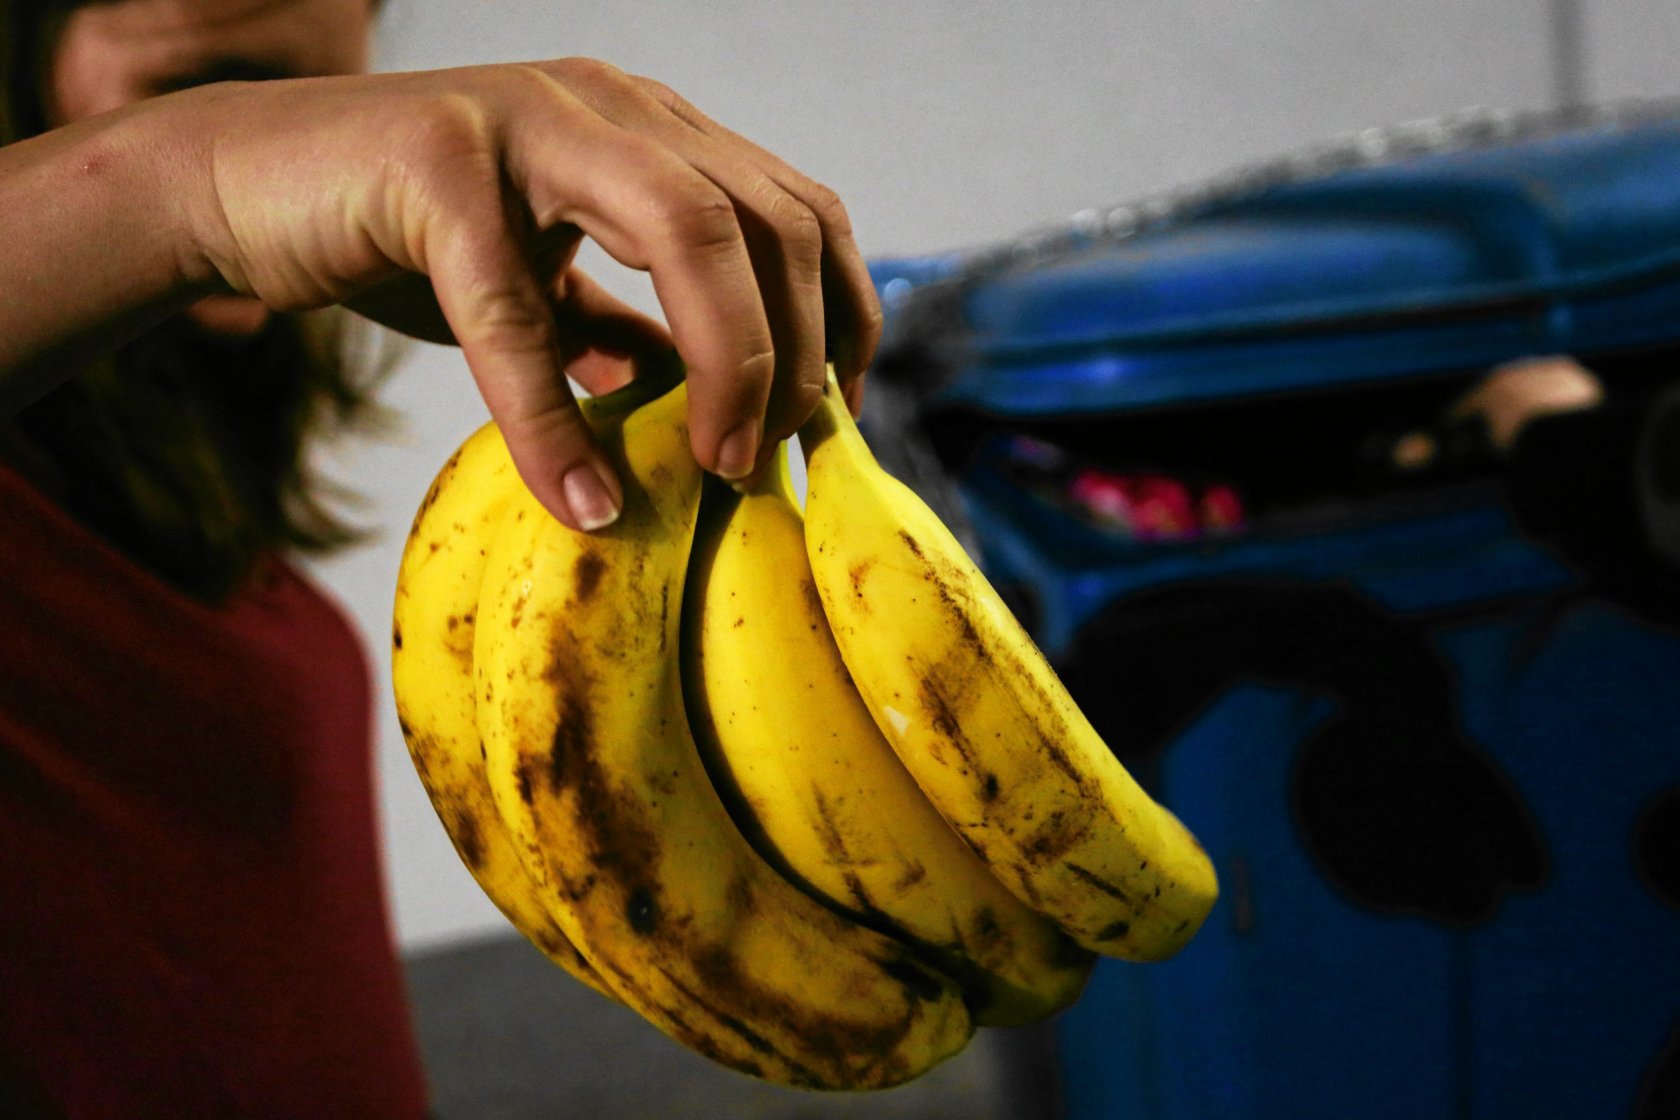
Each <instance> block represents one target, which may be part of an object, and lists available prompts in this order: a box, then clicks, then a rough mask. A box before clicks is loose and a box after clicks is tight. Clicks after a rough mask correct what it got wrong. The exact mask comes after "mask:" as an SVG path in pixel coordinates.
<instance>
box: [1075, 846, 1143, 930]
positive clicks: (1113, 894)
mask: <svg viewBox="0 0 1680 1120" xmlns="http://www.w3.org/2000/svg"><path fill="white" fill-rule="evenodd" d="M1062 866H1064V867H1066V868H1067V869H1068V870H1069V871H1071V872H1073V873H1074V874H1075V875H1077V876H1078V877H1079V878H1080V879H1081V880H1083V881H1084V882H1085V884H1086V885H1087V886H1089V887H1091V888H1093V889H1094V890H1097V891H1100V892H1102V893H1103V894H1106V895H1108V897H1110V898H1112V899H1114V900H1115V901H1117V902H1121V903H1124V904H1125V905H1127V906H1132V907H1134V909H1135V908H1136V905H1137V904H1136V902H1135V901H1134V900H1133V898H1132V896H1131V895H1130V894H1128V893H1126V892H1125V891H1124V890H1122V889H1121V888H1119V887H1117V886H1115V885H1114V884H1113V883H1111V882H1109V881H1108V880H1107V879H1104V878H1103V877H1102V876H1101V875H1098V874H1097V873H1096V872H1094V871H1092V870H1091V869H1090V868H1087V867H1081V866H1080V865H1079V864H1077V863H1073V862H1071V861H1070V862H1068V863H1065V864H1063V865H1062ZM1099 940H1101V939H1099Z"/></svg>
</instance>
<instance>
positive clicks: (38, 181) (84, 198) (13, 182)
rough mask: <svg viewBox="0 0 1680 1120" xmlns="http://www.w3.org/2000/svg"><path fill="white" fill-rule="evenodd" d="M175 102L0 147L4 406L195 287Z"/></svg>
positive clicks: (176, 306) (176, 304)
mask: <svg viewBox="0 0 1680 1120" xmlns="http://www.w3.org/2000/svg"><path fill="white" fill-rule="evenodd" d="M170 118H171V114H169V113H167V112H164V113H159V112H157V111H156V109H155V108H154V107H152V106H149V105H142V106H137V107H135V108H134V109H128V110H123V111H121V112H117V113H112V114H109V115H107V116H104V117H100V118H97V119H95V120H92V121H88V122H85V123H83V124H79V125H74V126H72V127H69V128H64V129H58V130H56V131H54V132H51V133H48V134H47V135H45V136H40V137H37V138H35V139H33V140H26V141H24V142H22V143H19V144H12V145H10V146H8V147H5V148H0V415H10V414H11V413H12V412H15V411H16V410H17V409H19V408H21V407H22V406H23V405H25V404H27V403H28V402H29V401H31V400H33V399H34V398H35V397H37V396H39V395H40V394H41V393H43V392H45V391H46V390H47V389H49V388H51V387H52V386H53V385H54V384H56V383H57V382H58V381H59V380H60V379H62V378H64V377H65V376H67V375H68V373H69V372H70V371H71V370H73V369H74V368H75V367H76V366H77V365H78V364H79V363H80V362H82V361H85V360H87V359H88V358H90V357H92V356H94V355H97V354H100V353H104V352H108V351H109V350H111V349H113V348H114V347H116V346H117V345H119V344H120V343H122V342H123V341H125V340H126V339H127V338H129V337H131V336H132V335H134V334H136V333H138V332H140V331H141V330H143V329H145V328H146V327H147V326H149V325H151V324H152V323H154V322H156V321H158V320H160V319H162V318H164V317H165V316H167V315H169V314H170V313H172V312H174V311H178V310H180V309H181V308H183V307H185V306H187V304H189V303H191V302H192V301H193V300H194V299H196V298H198V297H199V296H202V295H206V294H209V293H211V292H214V291H217V290H223V291H225V290H226V286H225V285H224V284H223V283H222V281H221V277H220V276H219V275H217V274H216V272H215V271H214V270H213V269H211V268H209V267H208V262H205V261H203V260H202V259H199V258H197V257H196V251H195V247H194V244H193V238H192V235H191V231H190V229H189V228H188V226H187V224H186V223H185V222H184V221H183V216H182V212H181V208H180V202H181V201H182V198H183V195H184V194H185V193H186V192H187V191H188V190H191V189H202V187H201V186H198V187H196V188H195V185H194V184H193V182H192V179H193V176H192V175H191V170H190V166H189V164H188V161H187V160H185V159H184V158H182V155H183V153H182V145H181V144H180V139H179V138H178V137H176V136H172V135H171V119H170Z"/></svg>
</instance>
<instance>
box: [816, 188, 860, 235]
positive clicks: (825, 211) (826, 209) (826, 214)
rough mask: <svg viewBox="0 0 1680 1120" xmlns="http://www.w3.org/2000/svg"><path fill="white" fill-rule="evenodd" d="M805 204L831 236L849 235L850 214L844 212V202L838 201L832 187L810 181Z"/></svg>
mask: <svg viewBox="0 0 1680 1120" xmlns="http://www.w3.org/2000/svg"><path fill="white" fill-rule="evenodd" d="M806 205H808V206H809V207H810V208H811V211H812V213H814V214H815V215H816V216H817V219H818V220H819V221H820V222H821V223H822V225H823V228H824V229H826V230H827V231H828V232H829V234H830V235H831V236H845V237H849V236H851V233H852V218H851V215H850V214H848V213H846V204H845V203H843V202H841V201H840V196H839V195H838V194H836V193H835V192H834V190H833V188H831V187H827V186H825V185H823V184H822V183H812V184H811V188H810V191H809V192H808V193H807V196H806Z"/></svg>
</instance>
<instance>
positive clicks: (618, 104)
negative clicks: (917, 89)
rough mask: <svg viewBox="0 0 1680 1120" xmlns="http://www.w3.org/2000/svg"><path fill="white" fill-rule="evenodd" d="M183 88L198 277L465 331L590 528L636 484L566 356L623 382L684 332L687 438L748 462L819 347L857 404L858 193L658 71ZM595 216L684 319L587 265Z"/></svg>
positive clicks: (519, 432) (538, 68) (543, 494)
mask: <svg viewBox="0 0 1680 1120" xmlns="http://www.w3.org/2000/svg"><path fill="white" fill-rule="evenodd" d="M188 98H191V99H192V101H191V102H190V103H189V102H187V101H186V99H188ZM177 99H179V103H178V108H177V109H176V110H175V111H176V112H177V113H178V114H179V115H180V117H181V120H182V122H183V125H184V127H185V129H187V130H190V139H189V140H188V141H187V142H186V150H187V152H188V155H189V158H190V159H191V160H192V161H193V165H194V166H196V167H199V168H201V169H202V175H201V176H200V179H201V185H202V189H201V190H199V191H196V192H192V193H191V195H190V197H188V198H187V199H185V200H183V204H182V205H183V214H184V221H186V222H187V223H188V225H189V228H190V229H191V230H192V234H193V236H192V242H193V243H194V244H195V245H196V246H197V249H198V255H197V257H196V258H195V259H194V260H192V261H189V262H187V265H186V268H187V270H188V271H189V273H194V274H196V275H197V276H198V277H199V279H200V280H201V281H203V282H206V283H211V284H219V285H225V286H226V287H227V288H231V289H232V290H234V291H236V292H240V293H244V294H248V295H254V296H256V297H258V298H260V299H262V300H263V301H264V302H265V303H267V304H268V305H269V306H271V307H274V308H277V309H281V310H292V309H303V308H311V307H320V306H324V305H327V304H332V303H347V304H348V305H350V306H351V307H354V308H356V309H357V310H359V311H362V312H363V313H364V314H367V315H369V316H370V317H372V318H375V319H377V320H378V321H380V322H383V323H385V324H386V325H388V326H391V327H393V328H394V329H397V330H400V331H403V332H405V333H408V334H412V335H415V336H417V337H420V338H426V339H431V340H436V341H453V342H456V343H458V344H459V345H460V346H461V348H462V351H463V353H464V355H465V357H466V360H467V364H468V366H469V367H470V368H471V370H472V373H473V376H474V378H475V380H476V382H477V384H478V387H479V390H480V392H481V393H482V394H483V396H484V399H485V402H486V403H487V404H488V405H489V408H490V412H491V414H492V415H493V416H494V417H495V419H496V420H497V421H498V423H499V424H500V425H501V427H502V430H503V432H504V433H505V435H506V437H507V441H508V446H509V449H510V451H511V452H512V454H513V458H514V461H515V463H516V464H517V465H518V467H519V470H520V474H521V475H522V476H523V478H524V479H525V481H526V484H527V485H528V486H529V487H530V488H531V490H532V492H533V493H534V494H535V495H536V496H537V498H538V499H539V500H540V501H541V502H542V503H543V505H544V506H546V507H547V508H548V509H549V510H550V511H551V512H553V513H554V514H555V515H556V516H557V517H559V518H560V519H561V520H562V521H565V522H566V523H568V524H570V525H572V526H574V527H578V528H593V527H598V526H599V525H601V524H604V523H606V522H607V521H609V520H611V517H613V516H616V513H617V510H618V508H619V506H620V504H621V501H622V498H621V493H622V492H621V490H620V488H619V485H618V480H617V479H616V478H615V477H614V476H613V472H612V470H611V468H610V467H609V466H608V465H607V463H606V461H605V460H604V459H603V458H602V456H601V454H600V451H599V449H598V448H596V447H595V446H594V443H593V441H592V439H591V436H590V433H589V430H588V428H587V426H586V425H585V424H584V423H583V421H582V419H581V416H580V414H579V412H578V410H577V407H576V402H575V401H574V400H573V399H572V395H571V393H570V390H569V388H568V386H567V383H566V379H565V377H564V376H562V375H563V374H570V375H572V376H573V377H575V378H576V379H577V380H578V382H579V383H580V384H582V385H583V386H584V387H585V388H586V389H588V390H590V391H591V392H599V391H605V390H607V389H611V388H614V387H616V386H617V385H618V384H621V383H622V382H623V381H624V380H626V379H627V377H628V376H629V375H630V373H631V371H632V369H633V368H634V366H635V365H636V364H638V363H639V362H643V361H647V360H649V359H650V358H651V359H654V360H658V359H659V358H661V357H663V358H665V359H667V360H668V358H669V354H670V350H671V347H672V345H673V344H674V346H675V349H676V351H677V352H678V353H680V355H681V358H682V361H683V362H684V364H685V365H686V367H687V373H688V379H689V382H690V385H691V393H690V400H691V404H690V421H691V439H692V444H693V448H694V453H695V457H696V459H697V460H698V461H699V462H700V463H701V465H702V466H704V467H706V468H707V469H709V470H712V471H715V472H717V473H719V474H721V475H723V476H725V477H730V478H741V477H745V476H747V475H749V474H751V473H753V472H754V471H755V470H756V469H758V468H759V467H761V466H762V464H763V463H764V462H765V461H766V460H767V457H768V455H769V453H770V452H771V450H773V449H774V447H775V446H776V444H777V442H779V441H780V440H781V439H783V438H785V437H786V436H788V435H790V434H792V433H793V431H794V430H796V429H797V428H798V426H799V425H800V423H801V422H802V421H803V420H804V419H805V418H806V417H807V416H809V415H810V413H811V412H812V411H813V410H814V408H815V407H816V403H817V400H818V399H819V398H820V396H821V393H822V390H823V384H824V359H825V352H827V353H831V354H832V355H833V359H834V361H835V364H836V367H837V371H838V373H839V376H840V380H841V383H842V385H843V386H845V387H846V388H847V393H848V399H849V400H851V401H852V402H853V404H854V407H855V405H856V401H857V393H858V391H859V388H860V385H859V380H858V379H859V377H860V375H861V373H862V371H863V369H864V368H865V367H866V366H867V364H868V362H869V360H870V358H871V356H872V355H873V351H874V348H875V345H876V343H877V342H878V340H879V337H880V329H881V312H880V307H879V304H878V303H877V301H876V298H875V294H874V288H873V286H872V285H871V284H870V281H869V278H868V274H867V272H866V270H865V267H864V263H863V260H862V257H861V256H860V255H859V253H858V250H857V247H856V244H855V242H854V241H853V239H852V234H851V230H850V227H849V223H848V220H847V216H846V212H845V209H844V207H843V206H842V205H841V204H840V202H839V200H838V199H837V198H836V197H835V196H834V194H833V193H832V192H831V191H829V190H828V189H827V188H825V187H822V186H821V185H819V184H817V183H816V182H814V181H812V180H811V179H810V178H808V177H806V176H805V175H803V174H801V173H800V172H798V171H796V170H794V169H793V168H791V167H789V166H788V165H787V164H786V163H784V162H783V161H781V160H780V159H778V158H776V157H775V156H773V155H771V154H770V153H768V152H765V151H764V150H763V149H761V148H759V147H757V146H756V145H753V144H751V143H750V142H748V141H746V140H745V139H743V138H741V137H740V136H737V135H736V134H734V133H733V132H730V131H729V130H727V129H725V128H723V127H721V126H719V125H717V124H716V123H714V122H712V121H711V120H709V119H708V118H706V117H705V116H703V115H702V114H701V113H699V112H698V111H697V110H695V109H694V108H693V107H692V106H690V105H688V103H687V102H685V101H683V100H682V99H681V98H680V97H678V96H677V95H676V94H675V93H673V92H671V91H670V90H668V89H666V88H665V87H663V86H661V85H659V84H658V83H655V82H652V81H649V80H647V79H643V78H636V77H632V76H629V75H626V74H624V73H622V72H621V71H619V70H617V69H614V68H612V67H610V66H607V65H605V64H603V63H599V62H593V61H590V60H585V59H567V60H561V61H555V62H543V63H532V64H509V65H500V66H485V67H472V68H466V69H459V70H448V71H435V72H425V73H414V74H386V75H372V76H358V77H347V78H324V79H307V80H301V81H285V82H264V83H260V84H256V85H239V84H231V85H220V86H211V87H206V88H204V89H201V90H193V91H189V92H187V93H183V94H178V95H174V96H173V97H172V98H169V99H165V100H172V101H173V100H177ZM189 104H190V106H191V110H192V111H191V112H188V108H189ZM584 237H589V238H591V239H593V240H594V241H595V242H596V243H597V244H599V245H600V246H601V247H602V248H603V249H604V250H605V251H606V252H607V254H609V255H610V256H611V257H612V258H614V259H615V260H617V261H618V262H619V263H621V264H623V265H625V266H627V267H629V268H633V269H641V270H645V271H647V272H648V273H649V274H650V275H651V277H652V280H653V287H654V291H655V294H656V296H657V297H658V299H659V302H660V305H661V307H662V309H663V310H664V313H665V316H666V319H667V321H668V323H669V331H668V332H667V330H666V327H665V326H664V325H662V324H660V323H658V322H656V321H654V320H652V319H650V318H648V317H647V316H644V315H641V314H639V313H638V312H636V311H634V310H633V309H631V308H629V307H628V306H626V305H624V304H623V303H621V302H620V301H618V300H616V299H614V298H612V297H611V296H609V295H608V294H607V293H606V292H605V291H603V290H602V289H601V288H600V287H599V286H598V285H596V284H595V283H594V282H593V281H592V280H591V279H590V278H589V277H587V276H585V275H584V274H583V273H582V272H581V271H580V270H578V269H577V268H576V267H575V266H574V263H573V262H574V258H575V255H576V252H577V249H578V246H579V244H580V243H581V241H582V239H583V238H584ZM594 480H598V484H597V483H596V482H595V481H594Z"/></svg>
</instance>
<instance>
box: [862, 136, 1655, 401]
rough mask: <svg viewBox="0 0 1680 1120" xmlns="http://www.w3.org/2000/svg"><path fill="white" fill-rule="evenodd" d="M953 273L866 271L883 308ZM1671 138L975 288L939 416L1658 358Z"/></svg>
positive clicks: (1393, 187) (1283, 192)
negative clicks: (1591, 356) (1513, 362)
mask: <svg viewBox="0 0 1680 1120" xmlns="http://www.w3.org/2000/svg"><path fill="white" fill-rule="evenodd" d="M953 263H954V262H953V260H952V258H947V257H940V258H925V259H917V260H899V261H878V262H875V264H874V266H873V269H874V272H875V275H876V277H877V280H878V282H879V284H880V285H881V287H882V288H883V291H884V292H887V293H888V296H889V298H888V299H887V301H886V302H887V303H888V304H889V311H890V309H891V308H890V305H891V304H892V303H893V302H895V301H896V300H897V299H898V298H902V295H903V293H904V292H906V291H907V290H909V289H910V288H911V287H914V286H916V285H919V284H921V283H925V282H926V281H928V280H930V279H934V278H937V277H939V276H941V275H943V274H944V273H946V272H947V271H949V269H950V268H951V267H952V264H953ZM1677 307H1680V123H1675V122H1669V123H1654V124H1647V125H1644V126H1640V127H1627V128H1601V129H1596V130H1590V131H1584V132H1580V133H1572V134H1566V135H1563V136H1559V137H1554V138H1550V139H1545V140H1534V141H1530V142H1527V143H1524V144H1520V145H1515V146H1511V147H1506V148H1492V149H1479V150H1469V151H1461V152H1456V153H1446V154H1439V155H1434V156H1428V157H1423V158H1419V159H1416V160H1413V161H1411V162H1408V163H1402V164H1398V165H1395V166H1389V167H1382V168H1375V169H1368V170H1359V171H1349V172H1344V173H1341V174H1337V175H1333V176H1328V177H1326V178H1324V179H1320V180H1316V181H1311V182H1306V183H1301V184H1296V185H1292V186H1288V187H1284V188H1280V189H1278V190H1276V191H1274V192H1272V193H1270V194H1268V195H1266V196H1264V197H1263V198H1260V199H1257V200H1252V201H1248V202H1245V203H1241V204H1234V205H1230V206H1227V207H1225V208H1223V209H1220V210H1217V211H1215V212H1213V213H1211V214H1209V215H1207V216H1205V217H1202V218H1199V219H1196V220H1192V221H1188V222H1185V223H1183V224H1181V225H1179V226H1177V227H1175V228H1172V229H1169V230H1166V231H1163V232H1158V233H1151V234H1145V235H1141V236H1138V237H1136V238H1133V239H1131V240H1129V241H1127V242H1125V243H1122V244H1120V245H1118V246H1112V247H1109V248H1106V249H1102V250H1098V251H1092V252H1088V253H1086V254H1084V255H1081V256H1078V257H1074V258H1071V259H1068V260H1065V261H1062V262H1060V263H1056V264H1053V265H1050V266H1048V267H1044V268H1039V269H1035V270H1032V271H1028V272H1020V273H1011V274H1008V275H1005V276H1002V277H998V278H994V279H992V280H990V281H987V282H985V283H982V284H980V285H978V286H977V287H975V288H974V290H972V291H971V292H970V293H969V294H968V296H967V298H966V301H965V302H964V304H963V306H962V319H963V328H964V329H962V330H961V331H959V332H958V333H957V335H956V336H955V337H954V338H953V339H951V340H949V341H950V343H951V354H952V357H953V359H954V361H955V362H956V364H957V367H958V369H959V375H958V376H957V377H956V378H955V380H954V381H953V382H952V384H951V385H950V386H949V388H948V389H947V391H946V399H948V400H950V401H955V402H960V403H964V404H968V405H972V406H974V407H977V408H980V409H984V410H986V411H989V412H994V413H999V414H1004V415H1020V416H1027V415H1055V414H1065V413H1067V412H1069V411H1074V412H1099V411H1104V410H1110V409H1124V408H1131V407H1137V406H1141V405H1150V404H1170V403H1177V402H1188V401H1193V400H1205V399H1210V398H1219V397H1231V396H1241V395H1245V394H1250V393H1259V392H1277V391H1281V390H1288V389H1299V388H1309V387H1314V386H1320V385H1326V384H1348V383H1353V382H1358V381H1364V380H1373V379H1382V378H1390V377H1402V376H1411V375H1415V374H1418V373H1423V372H1428V371H1437V370H1450V369H1464V368H1474V367H1477V366H1485V365H1489V364H1493V363H1496V362H1500V361H1505V360H1508V359H1511V358H1513V357H1518V356H1522V355H1527V354H1534V353H1554V352H1557V353H1561V352H1577V353H1586V352H1595V351H1601V350H1606V349H1615V348H1621V347H1628V346H1636V345H1644V344H1647V343H1651V342H1655V341H1660V340H1662V339H1664V338H1667V337H1669V336H1670V335H1671V333H1672V330H1673V328H1672V326H1671V324H1670V320H1671V319H1672V318H1673V315H1674V310H1675V309H1676V308H1677Z"/></svg>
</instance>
